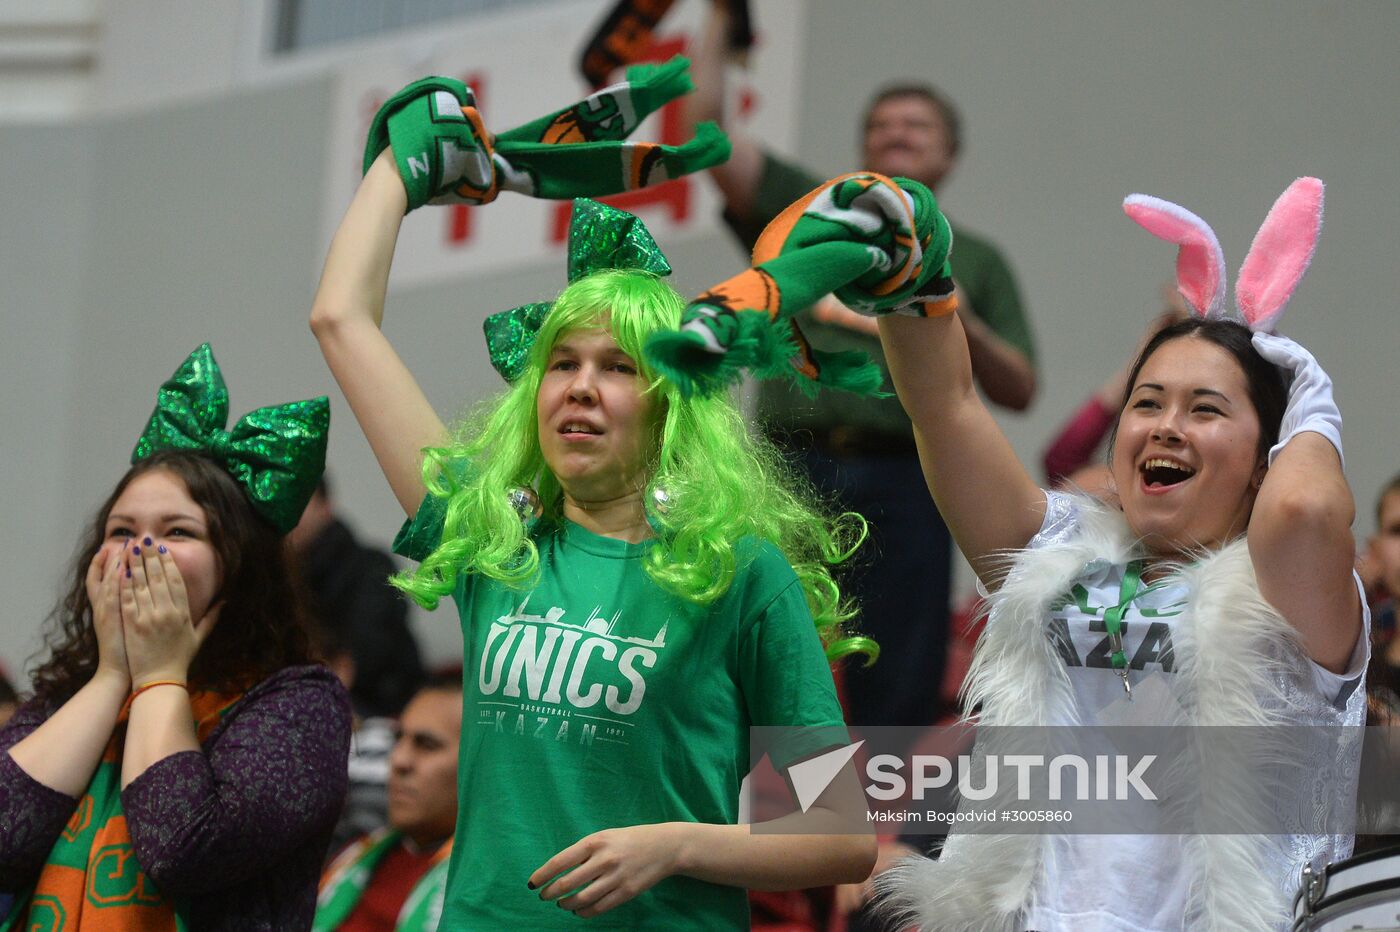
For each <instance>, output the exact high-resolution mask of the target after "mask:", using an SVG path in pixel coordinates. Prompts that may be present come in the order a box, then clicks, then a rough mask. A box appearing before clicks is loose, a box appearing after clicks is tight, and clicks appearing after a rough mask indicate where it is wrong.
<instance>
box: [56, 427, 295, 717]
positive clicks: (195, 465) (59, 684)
mask: <svg viewBox="0 0 1400 932" xmlns="http://www.w3.org/2000/svg"><path fill="white" fill-rule="evenodd" d="M157 471H164V472H167V473H170V474H171V475H173V476H175V477H176V478H177V479H179V480H180V481H181V482H182V483H183V484H184V486H185V489H186V490H187V491H188V492H189V496H190V498H191V499H193V500H194V502H195V504H197V505H199V507H200V508H202V509H203V510H204V515H205V518H206V519H207V522H208V528H209V543H210V545H211V546H212V547H213V548H214V553H215V554H216V555H217V557H218V565H219V571H220V575H221V582H220V585H219V588H218V591H217V592H216V593H215V594H214V597H213V602H212V603H211V604H215V603H218V602H223V608H222V609H221V611H220V613H219V623H218V624H217V625H215V626H214V630H213V631H212V632H210V634H209V638H208V640H206V641H205V642H204V644H203V645H202V646H201V647H200V650H199V653H198V654H197V655H195V658H194V662H193V663H192V664H191V665H190V671H189V682H190V686H191V687H192V688H195V689H209V688H224V689H227V688H246V687H247V686H249V685H252V684H253V683H255V682H257V681H258V680H260V679H263V678H264V677H266V676H268V675H270V674H272V673H274V672H276V671H277V670H280V669H282V668H283V667H288V666H292V665H295V664H301V663H309V662H311V657H312V652H311V646H310V642H309V640H308V637H307V625H306V615H305V608H304V602H303V596H302V590H301V587H300V584H299V583H298V582H296V577H295V576H294V575H293V570H292V568H291V563H290V561H289V559H288V555H287V549H286V548H287V542H286V538H285V537H284V536H283V535H282V534H281V533H280V532H279V531H278V530H277V529H276V528H274V527H273V526H272V525H271V524H270V523H268V522H267V521H266V520H265V519H264V518H263V517H262V516H261V515H259V514H258V513H257V512H256V511H254V510H253V506H252V505H251V504H249V502H248V498H247V496H246V495H245V494H244V492H243V490H242V488H240V487H239V485H238V483H237V482H236V481H235V480H234V478H233V477H232V476H231V475H229V473H228V471H227V470H225V469H224V467H223V466H222V465H220V464H219V463H218V462H216V461H215V460H214V459H213V458H211V457H209V456H207V455H205V454H203V453H197V452H192V451H185V450H164V451H161V452H159V453H156V454H153V455H152V456H149V457H147V458H146V459H144V460H141V461H140V462H139V463H136V464H134V465H133V466H132V467H131V468H130V469H128V470H127V472H126V474H125V475H124V476H122V478H121V480H120V481H118V482H117V486H116V488H115V489H113V490H112V494H111V495H109V496H108V497H107V500H106V501H105V502H104V503H103V504H102V507H101V508H99V509H98V511H97V514H96V515H95V516H94V518H93V520H92V523H91V524H90V525H89V526H88V530H87V532H86V533H85V534H84V536H83V538H82V541H81V543H80V544H79V546H78V549H77V551H76V552H75V553H74V555H73V562H72V565H71V568H70V570H69V576H68V578H69V579H71V580H72V581H73V582H72V584H71V585H70V587H69V589H68V592H67V594H66V595H65V596H64V598H63V600H62V601H61V602H60V603H59V604H58V606H57V608H55V609H54V611H53V614H52V615H51V616H50V619H49V630H48V632H47V636H46V638H45V642H46V645H47V647H48V649H49V652H50V655H49V658H48V659H47V660H46V661H45V662H44V663H43V664H42V665H40V666H39V667H38V668H37V669H36V670H35V671H34V695H35V697H36V698H38V699H41V700H43V702H44V703H45V704H47V705H48V706H50V707H57V706H58V705H61V704H62V703H63V702H66V701H67V700H68V699H69V698H70V697H72V695H73V694H74V693H75V692H77V691H78V689H79V688H80V687H81V686H82V685H83V684H84V683H86V682H87V681H88V680H89V679H91V678H92V675H93V673H94V672H96V670H97V636H96V633H95V631H94V630H93V621H92V604H91V602H90V601H89V600H88V594H87V569H88V565H89V564H90V563H91V562H92V558H93V555H94V554H96V553H97V551H98V548H100V547H101V546H102V543H103V541H104V540H105V538H106V530H107V517H108V515H109V514H110V513H111V511H112V506H113V505H114V504H115V503H116V501H117V499H118V498H120V497H121V494H122V492H124V491H126V488H127V486H129V485H131V483H132V481H133V480H135V479H136V478H137V477H139V476H142V475H145V474H146V473H150V472H157Z"/></svg>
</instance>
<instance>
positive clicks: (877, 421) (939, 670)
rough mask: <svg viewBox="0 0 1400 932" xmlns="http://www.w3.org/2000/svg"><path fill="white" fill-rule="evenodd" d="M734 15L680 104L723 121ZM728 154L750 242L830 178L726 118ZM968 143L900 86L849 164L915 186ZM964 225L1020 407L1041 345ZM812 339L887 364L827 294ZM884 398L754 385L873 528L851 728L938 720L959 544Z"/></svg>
mask: <svg viewBox="0 0 1400 932" xmlns="http://www.w3.org/2000/svg"><path fill="white" fill-rule="evenodd" d="M728 34H729V14H728V11H727V5H726V4H725V3H724V2H723V0H716V2H714V3H713V4H712V5H711V14H710V17H709V19H708V21H707V24H706V27H705V32H704V35H703V36H702V37H701V40H700V42H699V44H698V47H697V49H696V50H695V54H694V56H693V64H692V69H691V73H692V75H693V76H694V79H695V83H696V92H695V93H694V94H692V95H691V96H690V97H689V98H687V99H686V101H685V102H684V104H683V106H684V107H685V108H686V110H685V116H686V119H687V122H699V121H702V120H717V121H719V122H721V123H722V124H723V122H724V121H723V113H722V112H721V111H722V109H723V108H722V102H723V99H724V64H725V63H724V56H725V50H724V47H723V46H724V41H725V37H726V36H727V35H728ZM725 128H726V131H727V132H728V134H729V137H730V140H731V142H732V144H733V155H732V156H731V158H730V159H729V161H728V162H726V163H725V164H723V165H719V166H716V167H714V168H712V169H710V176H711V177H712V178H713V179H714V181H715V184H716V185H717V186H718V187H719V190H720V193H721V194H722V195H723V197H724V201H725V214H724V216H725V221H726V223H728V225H729V227H730V229H731V230H732V231H733V232H734V234H735V236H736V237H737V238H738V239H739V240H740V242H742V243H743V244H744V247H745V248H746V249H752V247H753V243H754V241H755V240H756V239H757V237H758V235H759V234H760V233H761V232H762V231H763V228H764V226H766V225H767V223H768V222H769V221H770V220H771V219H772V218H773V217H774V216H776V215H777V214H778V213H779V212H780V211H782V210H783V209H784V208H785V207H787V206H788V205H789V204H790V203H792V202H793V201H795V200H797V199H798V198H799V197H801V196H802V195H804V194H806V193H807V192H809V191H811V190H812V189H813V188H815V187H817V186H818V185H819V184H821V183H822V182H823V181H824V180H825V179H824V177H822V176H818V175H814V174H812V173H810V172H808V171H806V170H804V169H802V168H799V167H797V166H794V165H791V164H788V163H786V162H784V161H782V160H780V159H778V158H776V157H774V156H773V155H772V154H771V153H769V152H768V151H766V150H765V149H763V148H762V146H761V145H760V144H759V143H757V142H756V141H755V140H753V139H751V138H749V137H746V136H745V135H744V134H743V133H741V132H736V131H735V129H734V127H733V126H726V127H725ZM959 148H960V121H959V119H958V115H957V112H956V111H955V110H954V109H953V107H952V106H951V104H949V103H948V102H947V100H946V99H944V98H943V97H942V96H940V95H939V94H938V93H937V92H936V91H934V90H933V89H932V88H929V87H927V86H924V85H917V84H900V85H895V86H891V87H888V88H886V89H885V90H883V91H881V92H880V93H879V94H877V95H876V97H875V98H874V100H873V101H872V103H871V105H870V108H869V110H868V111H867V113H866V115H865V123H864V134H863V146H862V152H861V159H860V163H859V164H857V165H849V166H845V167H846V168H848V169H870V170H873V171H876V172H879V173H880V174H884V175H890V176H902V177H906V178H912V179H914V180H916V181H920V182H922V183H924V184H926V185H928V187H929V188H931V189H933V190H934V191H935V192H936V191H937V190H938V186H939V185H940V184H941V183H942V181H943V180H944V179H945V178H946V177H947V176H948V174H949V173H950V172H951V171H952V169H953V167H954V165H955V164H956V162H957V157H958V152H959ZM953 227H954V240H953V251H952V257H951V262H952V269H953V278H954V280H955V281H956V283H957V285H958V290H959V298H960V305H961V310H960V311H959V313H960V315H961V317H962V323H963V327H964V328H965V330H966V331H967V335H968V343H969V347H970V349H971V353H972V367H973V375H974V377H975V378H976V380H977V383H978V385H979V387H980V388H981V389H982V391H983V392H984V393H985V394H986V395H987V397H988V399H989V400H991V401H992V402H993V403H995V404H998V405H1000V406H1002V407H1005V408H1009V409H1011V410H1014V411H1020V410H1024V409H1025V408H1026V407H1027V406H1029V405H1030V402H1031V399H1032V398H1033V397H1034V394H1035V368H1034V359H1035V348H1034V343H1033V341H1032V337H1031V332H1030V328H1029V326H1028V325H1027V323H1026V319H1025V316H1024V314H1023V311H1022V307H1021V300H1020V295H1019V293H1018V291H1017V288H1016V282H1015V279H1014V278H1013V277H1012V274H1011V269H1010V267H1009V266H1008V265H1007V263H1006V260H1005V259H1004V258H1003V257H1002V256H1001V253H1000V252H999V251H998V250H997V248H996V247H995V246H994V245H993V244H992V243H990V242H989V241H987V240H985V239H982V238H980V237H978V236H975V235H973V234H971V233H968V232H967V231H966V230H965V229H963V228H962V227H960V226H958V225H957V224H956V222H954V224H953ZM800 319H801V322H802V328H803V331H804V332H805V333H806V334H807V336H808V337H809V338H810V339H811V342H812V344H813V346H815V347H817V348H818V349H824V350H846V349H856V350H861V351H863V352H865V353H868V354H869V355H870V356H871V357H872V358H874V359H876V360H878V361H880V362H881V363H883V361H884V354H883V352H882V350H881V347H880V341H879V337H878V331H877V330H876V327H875V321H874V319H873V318H868V317H863V316H861V315H858V314H856V313H855V312H853V311H850V310H848V309H847V308H845V307H844V306H842V305H841V304H840V303H839V302H838V301H836V300H835V299H834V298H831V297H830V296H828V297H827V298H826V299H824V300H823V301H821V302H819V303H818V304H817V305H815V306H814V307H813V308H811V309H809V310H808V311H806V312H803V313H802V314H801V315H800ZM884 390H885V391H886V392H889V393H890V395H889V397H887V398H870V397H861V396H857V395H853V394H849V393H846V392H839V391H823V392H822V393H820V395H818V397H816V398H814V399H809V398H807V397H805V396H804V395H803V394H802V393H801V392H799V391H797V390H795V389H794V388H793V387H792V386H791V384H790V383H789V382H788V381H787V380H784V379H776V380H772V381H768V382H764V383H763V384H762V385H761V387H760V389H759V396H758V416H759V420H760V422H761V423H762V426H763V429H764V430H765V431H767V432H768V433H769V434H770V435H772V436H773V437H774V438H775V439H776V440H778V441H779V442H781V443H784V444H786V445H787V446H789V447H790V448H791V450H792V452H793V460H794V462H798V463H801V464H802V465H803V466H804V467H805V468H806V469H807V471H808V473H809V474H810V475H811V478H812V480H813V482H814V483H815V484H816V485H817V486H818V487H819V488H822V489H824V490H827V491H830V492H832V493H835V494H836V495H837V496H838V498H839V499H840V501H841V503H842V504H843V505H844V506H846V507H848V508H851V509H852V510H855V511H858V512H860V513H861V514H863V515H864V516H865V517H866V519H867V520H868V521H869V522H870V525H871V538H872V540H871V544H870V545H868V548H869V551H868V552H870V553H871V554H872V557H871V558H870V559H868V560H867V561H865V562H864V564H863V565H861V566H859V567H857V568H856V569H855V570H854V571H853V572H852V573H851V574H849V575H848V577H847V578H846V579H845V580H844V586H846V587H849V588H848V589H847V591H849V592H851V593H852V594H853V596H854V597H855V598H856V599H857V600H858V601H859V603H860V605H861V609H862V613H861V618H860V620H859V622H858V623H859V624H860V626H861V628H862V630H863V631H864V632H865V633H867V634H869V635H870V636H872V637H874V638H875V639H876V640H877V641H878V642H879V643H880V645H881V658H880V661H879V663H878V664H877V665H876V667H875V668H872V669H871V670H861V669H858V668H855V667H848V668H847V670H846V680H845V683H846V693H847V705H848V709H847V712H848V720H849V721H850V723H851V724H853V725H921V724H930V723H932V722H933V721H934V720H935V719H936V718H937V716H938V714H939V711H940V699H939V695H940V686H941V681H942V674H943V667H944V658H945V655H946V642H947V628H948V602H949V596H950V593H949V589H950V576H951V571H952V566H951V560H952V545H951V540H950V538H949V534H948V530H947V528H946V527H945V526H944V524H943V521H942V519H941V517H940V516H939V514H938V511H937V509H936V508H935V507H934V505H933V503H932V502H931V501H930V499H929V496H928V495H927V493H926V491H925V486H924V481H923V478H922V473H921V472H920V468H919V460H918V456H917V454H916V451H915V448H914V436H913V428H912V426H911V425H910V422H909V417H908V415H906V414H905V413H904V409H903V408H902V407H901V406H900V404H899V401H898V399H897V398H895V397H894V389H893V387H892V386H891V384H890V383H889V381H888V378H887V379H886V384H885V385H884Z"/></svg>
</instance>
